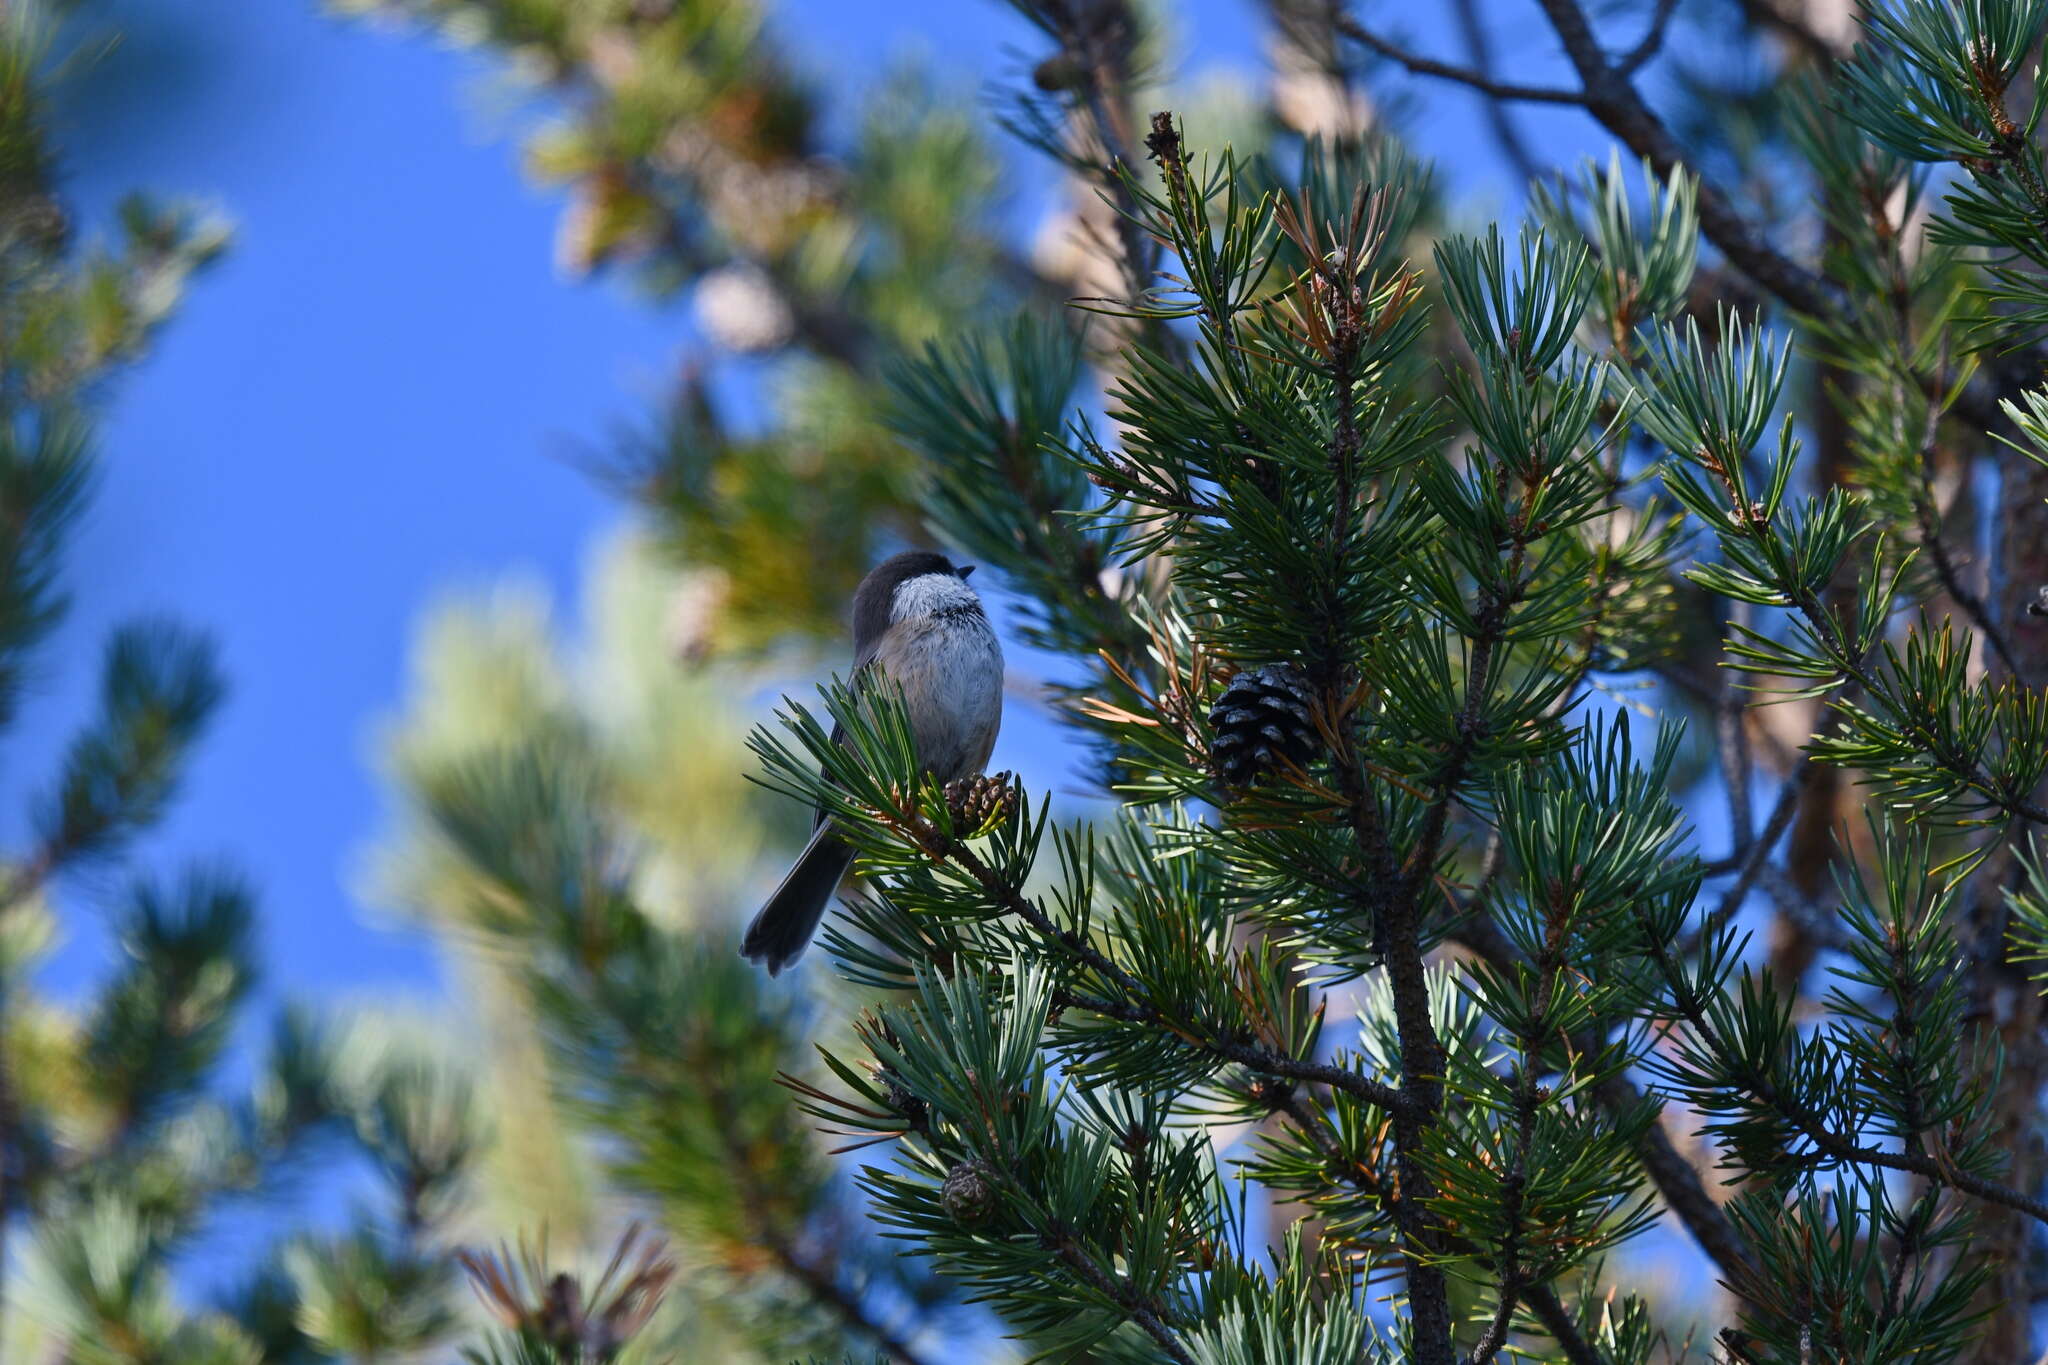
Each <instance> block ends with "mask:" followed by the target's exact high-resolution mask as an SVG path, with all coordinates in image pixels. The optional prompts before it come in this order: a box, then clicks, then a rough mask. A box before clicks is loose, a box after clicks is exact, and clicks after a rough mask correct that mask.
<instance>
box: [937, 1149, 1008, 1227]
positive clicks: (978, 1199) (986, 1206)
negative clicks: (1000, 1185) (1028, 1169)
mask: <svg viewBox="0 0 2048 1365" xmlns="http://www.w3.org/2000/svg"><path fill="white" fill-rule="evenodd" d="M994 1174H995V1173H994V1172H993V1171H991V1170H989V1168H988V1165H987V1163H985V1162H981V1161H963V1162H961V1163H960V1164H959V1165H958V1166H955V1167H954V1168H953V1169H952V1170H950V1171H948V1172H946V1183H945V1184H943V1185H941V1186H939V1203H940V1204H941V1205H942V1206H943V1207H944V1208H945V1210H946V1212H947V1213H948V1214H950V1215H952V1218H953V1221H954V1222H956V1223H958V1224H960V1225H961V1226H962V1227H970V1228H971V1227H975V1226H978V1225H979V1224H982V1223H986V1222H987V1221H988V1217H989V1215H990V1214H992V1213H994V1212H995V1211H996V1186H995V1181H994V1179H993V1178H992V1177H993V1176H994Z"/></svg>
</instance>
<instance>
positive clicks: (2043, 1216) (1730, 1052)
mask: <svg viewBox="0 0 2048 1365" xmlns="http://www.w3.org/2000/svg"><path fill="white" fill-rule="evenodd" d="M1631 909H1632V910H1634V912H1635V913H1636V915H1637V917H1638V919H1639V920H1640V919H1641V915H1642V911H1641V908H1640V907H1637V906H1631ZM1643 927H1644V931H1645V932H1644V941H1645V943H1646V944H1647V946H1648V950H1649V954H1650V959H1651V961H1652V962H1654V963H1655V964H1656V965H1657V969H1658V971H1659V972H1660V973H1661V974H1662V976H1663V977H1664V980H1665V983H1666V984H1667V985H1668V986H1669V987H1670V988H1671V995H1672V1001H1673V1003H1674V1004H1675V1005H1676V1006H1677V1008H1678V1012H1679V1015H1680V1017H1681V1018H1683V1019H1684V1020H1685V1021H1686V1023H1688V1024H1690V1025H1691V1026H1692V1027H1693V1029H1694V1030H1695V1031H1697V1032H1698V1034H1699V1035H1700V1037H1701V1039H1702V1040H1703V1041H1705V1042H1706V1044H1707V1045H1708V1046H1709V1047H1711V1048H1712V1049H1713V1050H1714V1051H1715V1053H1716V1054H1718V1056H1719V1057H1720V1058H1721V1059H1722V1060H1723V1062H1725V1063H1726V1064H1727V1065H1728V1066H1729V1067H1730V1068H1731V1073H1732V1074H1734V1075H1735V1077H1736V1079H1737V1080H1738V1081H1739V1083H1740V1084H1741V1085H1742V1086H1743V1088H1744V1089H1745V1090H1747V1091H1749V1093H1750V1094H1752V1095H1754V1096H1756V1097H1757V1098H1758V1099H1760V1100H1762V1101H1763V1102H1764V1103H1765V1104H1767V1105H1769V1106H1770V1107H1771V1108H1772V1109H1774V1110H1776V1111H1777V1112H1778V1113H1779V1114H1780V1115H1781V1116H1782V1117H1783V1118H1785V1119H1786V1120H1787V1121H1788V1122H1790V1123H1791V1124H1792V1125H1793V1126H1794V1127H1795V1128H1797V1129H1798V1130H1799V1131H1800V1133H1801V1134H1803V1135H1804V1136H1805V1137H1806V1139H1807V1140H1808V1141H1810V1142H1811V1143H1813V1145H1814V1148H1815V1149H1816V1150H1817V1151H1819V1152H1820V1153H1821V1154H1822V1155H1824V1156H1827V1157H1829V1158H1832V1159H1833V1160H1835V1161H1840V1162H1845V1163H1851V1164H1857V1165H1864V1166H1877V1167H1881V1168H1882V1169H1884V1170H1888V1171H1904V1172H1907V1173H1908V1174H1911V1175H1917V1176H1922V1177H1925V1178H1926V1179H1929V1180H1933V1181H1938V1182H1939V1183H1941V1184H1944V1185H1948V1186H1950V1187H1952V1188H1954V1189H1958V1190H1961V1191H1962V1192H1963V1193H1965V1194H1971V1195H1975V1196H1976V1197H1977V1198H1979V1199H1982V1200H1985V1201H1987V1202H1989V1203H1993V1204H1998V1205H2002V1206H2003V1207H2005V1208H2009V1209H2015V1210H2017V1211H2019V1212H2021V1213H2024V1214H2026V1215H2027V1216H2028V1217H2030V1218H2032V1219H2034V1220H2035V1221H2037V1222H2041V1223H2048V1203H2044V1202H2043V1201H2041V1200H2039V1199H2036V1198H2034V1197H2033V1196H2031V1195H2028V1194H2025V1193H2023V1192H2021V1191H2019V1190H2014V1189H2009V1188H2007V1187H2006V1186H2004V1185H2001V1184H1999V1183H1998V1182H1997V1181H1994V1180H1986V1179H1985V1178H1983V1177H1982V1176H1977V1175H1972V1174H1970V1173H1969V1172H1968V1171H1965V1170H1962V1169H1960V1168H1958V1167H1956V1166H1955V1165H1953V1164H1952V1163H1950V1162H1946V1161H1936V1160H1934V1159H1932V1158H1930V1157H1922V1156H1915V1155H1913V1154H1911V1153H1901V1152H1886V1151H1880V1150H1878V1149H1877V1148H1874V1147H1864V1146H1861V1145H1859V1144H1858V1143H1857V1142H1856V1141H1855V1140H1854V1139H1853V1138H1850V1137H1847V1136H1845V1135H1843V1134H1841V1133H1837V1132H1835V1131H1833V1130H1832V1129H1830V1128H1829V1127H1828V1126H1827V1123H1826V1121H1825V1120H1823V1119H1822V1118H1821V1116H1820V1115H1818V1114H1816V1113H1814V1112H1813V1111H1812V1110H1811V1109H1809V1108H1807V1107H1806V1106H1805V1105H1804V1104H1802V1103H1800V1102H1799V1101H1798V1100H1797V1099H1795V1098H1794V1097H1793V1096H1791V1095H1789V1094H1787V1093H1785V1091H1784V1090H1782V1089H1781V1088H1780V1087H1779V1086H1778V1085H1777V1083H1776V1082H1775V1081H1773V1080H1772V1079H1771V1078H1770V1076H1769V1075H1767V1074H1766V1073H1764V1072H1763V1071H1761V1070H1759V1069H1757V1068H1755V1067H1753V1066H1751V1065H1749V1064H1748V1063H1747V1062H1746V1061H1744V1060H1743V1057H1742V1053H1741V1052H1740V1051H1738V1050H1737V1049H1735V1048H1733V1047H1731V1046H1730V1045H1729V1043H1728V1040H1727V1039H1725V1038H1723V1037H1722V1036H1721V1032H1720V1030H1718V1029H1717V1028H1715V1027H1714V1024H1713V1021H1712V1020H1710V1019H1708V1018H1707V1015H1706V1010H1705V1008H1704V1006H1703V1005H1702V1004H1701V1002H1700V1001H1699V999H1698V998H1697V996H1696V995H1695V994H1694V992H1693V989H1692V985H1691V983H1690V982H1689V981H1687V980H1686V978H1685V974H1684V973H1683V972H1681V971H1680V970H1679V969H1678V966H1677V964H1676V963H1675V962H1674V961H1673V960H1672V958H1671V954H1670V952H1669V950H1668V949H1667V948H1666V947H1665V946H1664V943H1663V941H1662V940H1661V939H1660V938H1659V937H1658V936H1657V932H1656V930H1655V928H1654V927H1653V926H1651V925H1649V924H1647V923H1645V924H1644V926H1643Z"/></svg>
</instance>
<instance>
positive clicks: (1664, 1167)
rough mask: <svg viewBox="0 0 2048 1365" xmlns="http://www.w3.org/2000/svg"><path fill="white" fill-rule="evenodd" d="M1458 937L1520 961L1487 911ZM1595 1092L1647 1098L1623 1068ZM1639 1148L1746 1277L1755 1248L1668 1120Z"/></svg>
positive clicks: (1628, 1107)
mask: <svg viewBox="0 0 2048 1365" xmlns="http://www.w3.org/2000/svg"><path fill="white" fill-rule="evenodd" d="M1475 907H1476V903H1475ZM1453 937H1454V938H1455V939H1456V940H1457V942H1459V943H1461V944H1463V945H1464V946H1465V947H1466V948H1468V949H1470V950H1471V951H1472V952H1474V953H1477V954H1478V955H1479V956H1480V957H1482V958H1484V959H1485V960H1486V961H1487V962H1488V963H1490V964H1492V965H1493V966H1494V967H1496V968H1506V967H1508V966H1509V965H1510V964H1512V963H1513V962H1514V961H1515V956H1516V955H1515V950H1514V948H1513V947H1512V946H1511V945H1510V944H1509V943H1508V941H1507V939H1506V938H1505V937H1503V936H1502V934H1501V932H1500V930H1499V929H1497V928H1496V927H1494V925H1493V923H1492V921H1491V920H1490V919H1487V918H1485V917H1484V916H1480V915H1473V916H1468V917H1467V918H1466V919H1465V920H1464V921H1463V922H1462V923H1460V924H1459V926H1458V928H1457V929H1456V930H1455V931H1454V933H1453ZM1593 1093H1594V1095H1595V1097H1596V1098H1598V1099H1599V1101H1600V1102H1601V1104H1602V1105H1604V1106H1605V1107H1606V1109H1607V1111H1608V1112H1609V1113H1611V1114H1617V1115H1618V1114H1628V1113H1633V1112H1635V1111H1636V1110H1638V1109H1640V1108H1641V1107H1642V1103H1643V1093H1642V1091H1641V1090H1639V1089H1638V1088H1637V1087H1636V1084H1635V1082H1633V1081H1631V1080H1630V1079H1629V1078H1628V1076H1627V1075H1626V1074H1625V1073H1622V1072H1616V1073H1614V1074H1613V1075H1610V1076H1607V1077H1604V1078H1603V1079H1602V1080H1601V1081H1600V1082H1599V1083H1598V1084H1597V1085H1596V1086H1595V1087H1594V1091H1593ZM1635 1154H1636V1158H1637V1160H1639V1161H1641V1162H1642V1164H1643V1170H1644V1172H1645V1173H1646V1174H1648V1175H1649V1177H1650V1182H1651V1183H1652V1184H1654V1185H1655V1186H1656V1187H1657V1193H1658V1194H1659V1195H1661V1196H1663V1199H1664V1207H1665V1208H1667V1209H1669V1210H1670V1211H1671V1212H1672V1214H1673V1215H1674V1216H1676V1217H1677V1219H1678V1221H1679V1222H1680V1223H1682V1224H1684V1225H1685V1229H1686V1231H1687V1232H1689V1233H1691V1234H1692V1238H1693V1240H1694V1241H1695V1242H1697V1243H1698V1244H1699V1246H1700V1249H1701V1250H1702V1251H1704V1252H1706V1253H1707V1256H1708V1257H1709V1259H1711V1260H1712V1261H1713V1262H1714V1264H1715V1265H1716V1266H1718V1267H1720V1269H1721V1273H1722V1274H1723V1276H1725V1277H1726V1278H1727V1280H1728V1282H1730V1283H1740V1275H1741V1273H1742V1272H1743V1271H1745V1270H1746V1269H1748V1268H1749V1267H1750V1266H1751V1265H1753V1262H1752V1261H1751V1259H1750V1255H1749V1251H1748V1249H1747V1248H1746V1247H1745V1246H1744V1245H1743V1243H1742V1240H1741V1238H1740V1237H1739V1236H1738V1235H1737V1234H1736V1231H1735V1225H1734V1224H1733V1223H1731V1222H1729V1221H1728V1215H1727V1214H1725V1213H1723V1212H1722V1211H1721V1206H1720V1205H1719V1204H1717V1203H1715V1202H1714V1198H1713V1196H1712V1195H1710V1194H1708V1193H1707V1187H1706V1182H1705V1181H1704V1180H1703V1179H1702V1178H1701V1176H1700V1173H1699V1170H1698V1169H1697V1168H1696V1167H1695V1166H1694V1165H1693V1164H1692V1163H1691V1162H1690V1161H1687V1160H1686V1159H1685V1157H1684V1156H1683V1155H1682V1154H1681V1153H1680V1152H1679V1151H1678V1149H1677V1148H1676V1147H1674V1146H1672V1144H1671V1139H1670V1137H1669V1136H1667V1135H1666V1134H1665V1132H1664V1129H1663V1127H1662V1125H1660V1124H1655V1123H1652V1124H1648V1125H1646V1126H1645V1127H1644V1128H1643V1130H1642V1134H1641V1136H1640V1137H1638V1138H1637V1139H1636V1143H1635Z"/></svg>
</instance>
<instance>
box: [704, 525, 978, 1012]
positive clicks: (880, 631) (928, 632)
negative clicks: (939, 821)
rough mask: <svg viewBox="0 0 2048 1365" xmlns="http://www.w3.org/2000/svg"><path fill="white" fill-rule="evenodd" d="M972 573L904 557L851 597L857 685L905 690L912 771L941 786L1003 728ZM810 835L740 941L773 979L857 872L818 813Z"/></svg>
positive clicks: (974, 766) (942, 561) (929, 557)
mask: <svg viewBox="0 0 2048 1365" xmlns="http://www.w3.org/2000/svg"><path fill="white" fill-rule="evenodd" d="M973 572H974V566H973V565H972V564H968V565H965V566H962V567H959V568H956V567H954V565H953V564H952V562H951V561H949V560H948V559H947V558H946V557H945V556H944V555H941V554H934V553H932V552H931V551H929V550H908V551H905V552H904V553H902V554H900V555H893V556H891V557H890V558H888V559H885V560H883V561H882V562H881V563H880V564H877V565H876V566H875V567H874V568H873V569H872V570H871V571H870V572H869V573H868V576H867V577H866V578H864V579H862V580H861V583H860V587H858V588H857V589H855V590H854V594H853V676H854V679H855V681H856V682H858V681H859V680H860V679H861V678H863V677H866V676H872V675H873V674H875V673H876V672H877V671H879V672H880V673H882V674H884V675H886V676H887V677H888V678H889V679H890V680H892V681H893V682H894V683H895V684H896V686H897V687H899V688H900V689H902V692H903V704H904V707H905V709H906V710H907V711H908V712H909V717H910V731H911V737H912V739H913V740H914V741H915V743H916V745H917V761H918V763H919V764H920V765H922V766H923V768H924V770H925V771H926V772H928V773H930V774H931V775H932V776H933V777H936V778H937V779H938V780H939V781H940V782H953V781H957V780H958V779H960V778H963V777H970V776H973V775H974V774H976V773H979V772H980V771H981V770H982V766H983V765H984V764H986V763H987V762H988V756H989V753H990V751H991V750H993V749H994V748H995V747H996V731H997V729H998V728H1000V727H1001V725H1002V723H1003V647H1002V645H1001V644H999V643H997V641H996V633H995V631H994V630H993V629H992V628H991V627H990V626H989V623H988V617H987V616H986V615H984V614H983V613H982V610H981V599H980V598H979V597H977V596H976V595H975V592H974V589H972V588H970V587H968V586H967V575H969V574H971V573H973ZM832 737H833V739H834V740H837V739H839V737H840V735H839V731H838V730H837V729H836V728H835V729H834V731H833V734H832ZM813 830H814V832H813V833H812V835H811V841H810V843H808V844H806V845H805V846H804V851H803V853H802V854H801V855H799V856H798V858H797V860H796V866H794V867H792V868H790V869H789V872H788V874H787V875H786V876H784V877H783V879H782V885H780V886H778V887H776V888H775V894H774V895H772V896H770V897H769V898H768V903H767V904H766V905H764V906H762V907H761V911H760V913H759V914H757V915H755V916H754V920H753V923H751V924H749V925H748V926H747V934H746V937H745V938H744V939H742V940H741V941H740V955H741V956H742V957H744V958H746V959H747V960H748V961H750V962H759V963H762V964H763V965H765V966H766V967H767V968H768V974H769V975H770V976H774V975H775V974H776V973H778V972H780V971H781V970H782V969H783V968H784V967H787V966H788V965H789V964H790V963H792V962H794V961H796V960H797V958H798V957H800V956H801V955H802V954H803V951H804V948H805V946H806V945H807V944H809V943H810V941H811V935H812V934H814V933H816V932H817V930H818V921H819V920H820V919H821V918H823V917H824V914H825V907H826V906H827V905H828V904H830V903H831V900H832V893H833V892H834V891H836V890H838V889H839V883H840V880H841V879H842V878H844V877H845V876H846V869H847V867H848V866H849V865H851V864H852V862H853V849H852V848H850V847H848V846H847V844H846V843H845V842H844V841H842V840H840V839H839V838H838V837H837V836H835V835H834V834H833V832H832V824H831V821H830V820H828V819H827V818H826V815H825V812H824V811H823V810H822V809H821V810H819V812H818V816H817V820H816V821H815V823H814V826H813Z"/></svg>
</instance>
